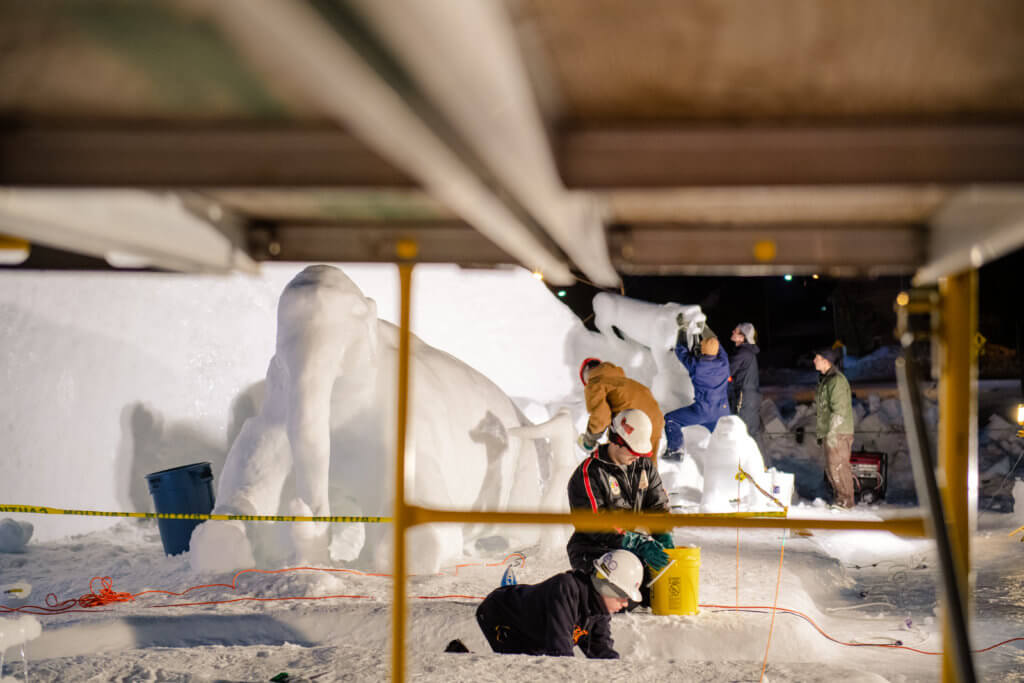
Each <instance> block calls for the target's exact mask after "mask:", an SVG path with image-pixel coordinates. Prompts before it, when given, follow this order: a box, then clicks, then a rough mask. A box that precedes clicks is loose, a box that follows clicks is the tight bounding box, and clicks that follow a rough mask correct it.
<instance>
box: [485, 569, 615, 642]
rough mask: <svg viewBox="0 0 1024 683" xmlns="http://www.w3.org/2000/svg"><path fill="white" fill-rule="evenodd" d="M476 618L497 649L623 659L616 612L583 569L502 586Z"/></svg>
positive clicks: (491, 595) (488, 597) (487, 598)
mask: <svg viewBox="0 0 1024 683" xmlns="http://www.w3.org/2000/svg"><path fill="white" fill-rule="evenodd" d="M476 614H477V622H478V623H479V624H480V628H481V630H483V632H484V636H486V638H487V640H488V642H490V643H491V647H492V648H493V649H494V650H495V651H496V652H504V653H509V654H513V653H515V654H528V655H556V656H564V657H571V656H572V654H573V646H574V645H579V646H580V650H582V651H583V654H585V655H586V656H587V657H590V658H593V659H618V658H619V653H618V652H616V651H615V649H614V648H613V645H614V643H613V641H612V635H611V615H610V614H609V613H608V608H607V607H605V604H604V601H603V600H602V599H601V596H600V594H599V593H598V592H597V590H596V589H595V588H594V586H593V584H592V583H591V581H590V576H589V575H588V574H584V573H583V572H577V571H570V572H563V573H562V574H556V575H555V576H552V577H551V578H550V579H547V580H545V581H542V582H540V583H538V584H533V585H531V584H518V585H515V586H502V587H501V588H497V589H495V590H494V591H492V592H491V594H490V595H488V596H487V597H486V598H485V599H484V601H483V602H482V603H481V604H480V607H478V608H477V611H476Z"/></svg>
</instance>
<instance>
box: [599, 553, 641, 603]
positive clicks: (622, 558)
mask: <svg viewBox="0 0 1024 683" xmlns="http://www.w3.org/2000/svg"><path fill="white" fill-rule="evenodd" d="M643 579H644V567H643V565H642V564H640V558H638V557H637V556H636V555H634V554H633V553H631V552H629V551H628V550H612V551H610V552H607V553H605V554H604V555H602V556H601V557H599V558H598V559H596V560H594V579H593V581H594V587H595V588H597V592H598V593H600V594H601V595H606V596H608V597H609V598H629V599H630V600H632V601H633V602H640V582H641V581H643Z"/></svg>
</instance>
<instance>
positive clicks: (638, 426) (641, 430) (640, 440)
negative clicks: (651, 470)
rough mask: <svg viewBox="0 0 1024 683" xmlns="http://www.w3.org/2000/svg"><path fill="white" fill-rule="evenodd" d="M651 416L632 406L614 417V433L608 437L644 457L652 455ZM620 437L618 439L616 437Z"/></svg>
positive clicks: (634, 453)
mask: <svg viewBox="0 0 1024 683" xmlns="http://www.w3.org/2000/svg"><path fill="white" fill-rule="evenodd" d="M653 431H654V429H653V427H652V426H651V418H649V417H647V413H645V412H644V411H642V410H637V409H635V408H630V409H629V410H623V411H622V412H621V413H619V414H618V415H616V416H615V417H613V418H612V433H611V434H609V435H608V438H609V439H610V440H611V441H612V442H613V443H617V444H618V445H620V446H625V447H626V448H628V449H629V450H630V452H632V453H633V455H639V456H640V457H642V458H649V457H651V451H652V450H653V448H652V446H651V434H652V432H653ZM616 436H617V437H618V439H616V438H615V437H616Z"/></svg>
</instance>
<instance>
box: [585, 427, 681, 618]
mask: <svg viewBox="0 0 1024 683" xmlns="http://www.w3.org/2000/svg"><path fill="white" fill-rule="evenodd" d="M651 432H652V429H651V420H650V418H648V417H647V414H646V413H644V412H643V411H642V410H635V409H633V410H624V411H622V412H621V413H619V414H618V415H616V416H615V417H614V418H613V419H612V424H611V427H610V428H609V432H608V443H606V444H603V445H602V446H600V447H599V448H598V449H597V450H596V451H594V453H593V454H592V455H591V456H590V457H589V458H587V459H586V460H584V461H583V462H582V463H580V465H579V466H578V467H577V468H576V470H575V471H574V472H573V474H572V476H571V477H570V478H569V486H568V494H569V507H570V508H572V509H574V510H590V511H592V512H598V511H600V510H620V511H626V512H668V511H669V505H668V494H667V493H666V492H665V487H664V486H663V485H662V482H661V475H660V474H658V470H657V468H655V467H654V465H653V464H652V462H651V449H652V444H651ZM672 547H674V544H673V542H672V535H671V534H669V533H660V534H654V535H649V534H647V533H643V532H638V531H621V530H619V531H616V530H609V531H606V532H602V531H579V530H577V531H576V532H575V533H573V535H572V536H571V537H570V538H569V543H568V545H567V546H566V551H567V552H568V554H569V564H570V565H572V568H573V569H577V570H580V571H587V570H588V569H589V567H590V566H591V565H593V563H594V561H595V560H596V559H598V558H600V557H601V556H602V555H604V554H605V553H607V552H609V551H611V550H618V549H624V550H629V551H632V552H633V553H635V554H636V555H637V556H638V557H639V558H640V559H641V560H642V561H643V562H644V564H645V572H646V573H648V574H650V572H651V571H652V570H653V572H655V573H656V572H658V571H661V570H662V569H664V568H665V567H666V566H667V565H668V563H669V557H668V554H667V553H666V552H665V549H666V548H672ZM649 578H650V577H649V576H648V579H649ZM646 583H647V582H646V581H645V582H644V584H645V587H644V588H642V589H641V593H642V599H641V601H640V602H641V604H643V605H644V606H647V605H649V604H650V591H649V590H648V589H647V588H646Z"/></svg>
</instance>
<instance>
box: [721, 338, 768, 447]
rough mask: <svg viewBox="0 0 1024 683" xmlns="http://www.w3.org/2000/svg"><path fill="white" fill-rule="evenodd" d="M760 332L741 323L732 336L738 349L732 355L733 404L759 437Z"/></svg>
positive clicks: (730, 362)
mask: <svg viewBox="0 0 1024 683" xmlns="http://www.w3.org/2000/svg"><path fill="white" fill-rule="evenodd" d="M755 336H756V332H755V330H754V326H753V325H751V324H750V323H740V324H739V325H737V326H736V329H734V330H733V331H732V336H731V337H729V338H730V339H731V340H732V342H733V343H734V344H735V345H736V350H735V351H734V352H733V354H732V355H731V356H729V372H730V373H731V375H732V381H731V382H730V383H729V407H730V408H731V409H732V412H733V413H735V414H736V415H739V416H740V419H741V420H743V423H744V424H746V425H747V433H749V434H750V436H752V437H754V438H755V439H756V438H757V435H758V434H759V433H760V432H761V380H760V378H759V377H758V372H759V370H758V367H757V354H759V353H760V352H761V349H759V348H757V344H755V343H754V338H755Z"/></svg>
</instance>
